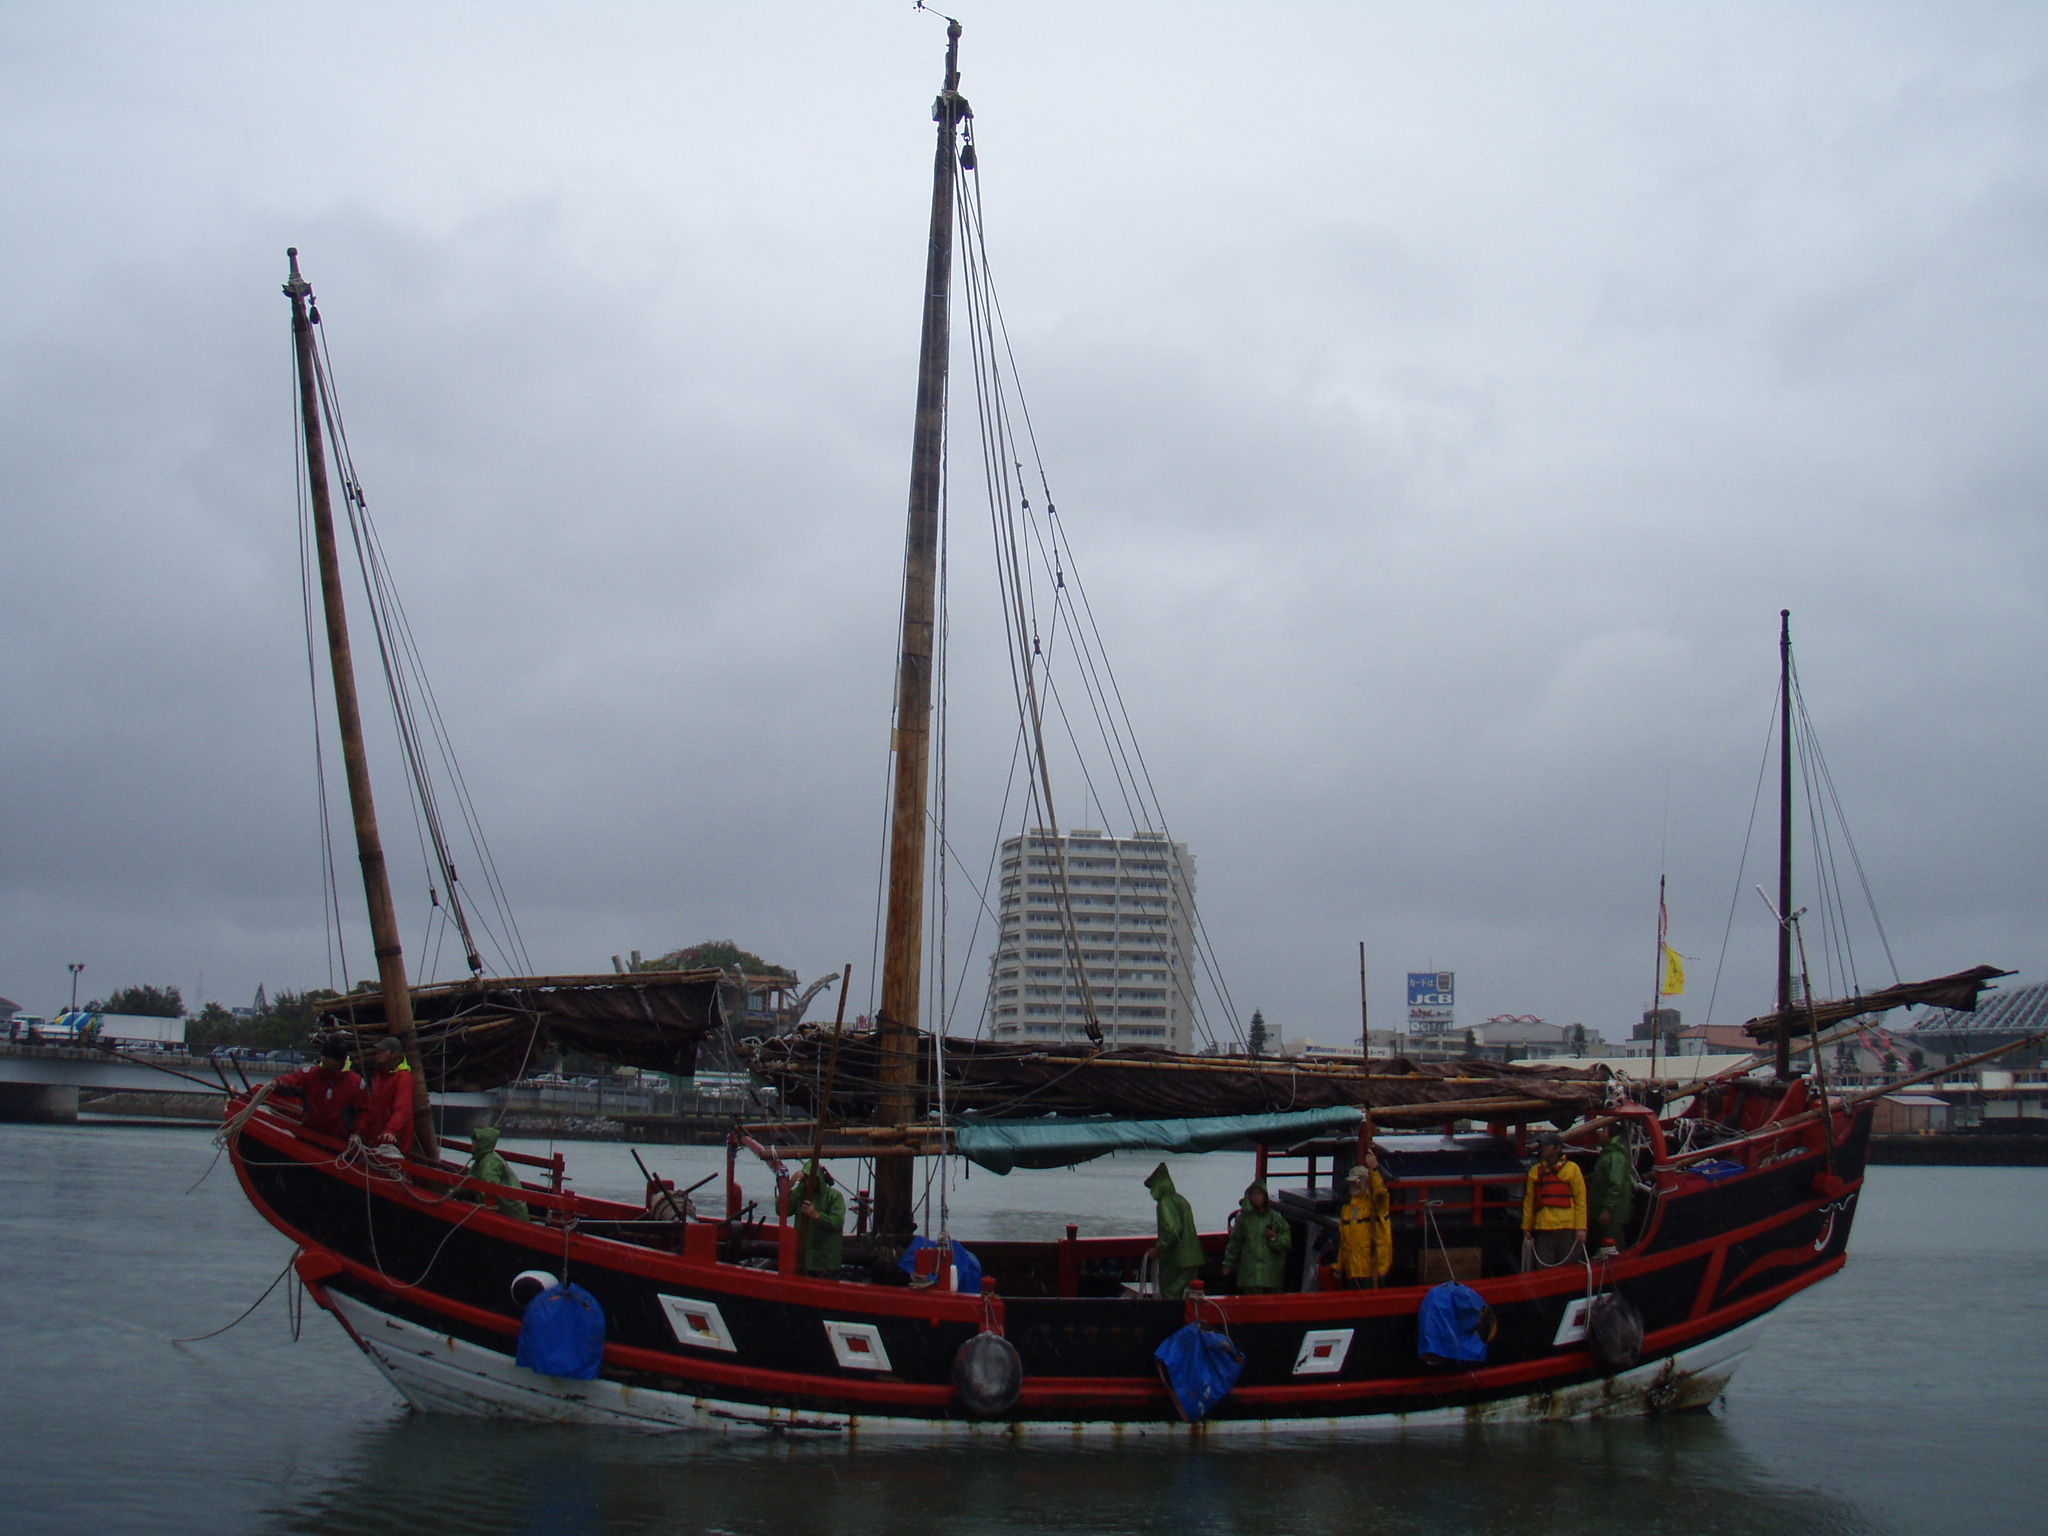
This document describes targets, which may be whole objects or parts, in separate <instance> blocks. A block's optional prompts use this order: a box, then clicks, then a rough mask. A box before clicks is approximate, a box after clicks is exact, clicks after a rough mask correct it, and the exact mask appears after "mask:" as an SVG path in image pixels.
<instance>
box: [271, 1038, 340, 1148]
mask: <svg viewBox="0 0 2048 1536" xmlns="http://www.w3.org/2000/svg"><path fill="white" fill-rule="evenodd" d="M271 1091H272V1092H273V1093H278V1094H288V1095H293V1096H296V1097H299V1098H302V1099H304V1100H305V1101H306V1110H305V1115H304V1117H303V1123H304V1125H305V1127H306V1129H307V1130H309V1131H318V1132H319V1133H320V1134H321V1135H322V1136H332V1137H333V1138H334V1139H335V1140H336V1141H347V1140H348V1135H349V1132H350V1131H351V1130H353V1129H354V1128H355V1127H354V1121H355V1117H356V1111H357V1109H358V1108H360V1107H361V1105H362V1102H363V1080H362V1079H361V1078H360V1077H357V1076H356V1075H355V1073H353V1072H351V1071H349V1069H348V1047H347V1046H346V1045H345V1044H343V1043H342V1042H341V1041H340V1040H328V1041H326V1042H325V1043H324V1044H322V1045H321V1047H320V1060H319V1061H318V1062H317V1063H315V1064H314V1065H313V1066H310V1067H301V1068H299V1070H298V1071H296V1072H287V1073H285V1075H284V1076H283V1077H280V1078H279V1079H278V1080H277V1086H276V1087H275V1088H274V1089H272V1090H271Z"/></svg>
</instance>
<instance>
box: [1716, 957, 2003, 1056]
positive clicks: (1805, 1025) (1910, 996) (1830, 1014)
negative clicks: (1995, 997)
mask: <svg viewBox="0 0 2048 1536" xmlns="http://www.w3.org/2000/svg"><path fill="white" fill-rule="evenodd" d="M2012 974H2013V973H2012V972H2011V971H2001V970H2000V969H1999V968H1998V967H1997V966H1995V965H1975V966H1972V967H1970V969H1969V970H1967V971H1957V972H1955V973H1954V974H1953V975H1949V976H1937V977H1935V978H1934V979H1933V980H1932V981H1905V982H1901V983H1899V985H1897V986H1895V987H1886V988H1884V990H1882V991H1880V992H1866V993H1864V994H1863V995H1862V996H1860V997H1838V998H1834V999H1832V1000H1830V1001H1826V1002H1818V1003H1815V1004H1813V1005H1812V1006H1811V1007H1810V1008H1809V1007H1808V1006H1807V1005H1806V1004H1805V1003H1793V1004H1792V1005H1791V1006H1790V1007H1789V1008H1781V1009H1777V1010H1774V1011H1773V1012H1770V1013H1767V1014H1765V1015H1764V1016H1763V1017H1762V1018H1760V1019H1751V1020H1750V1021H1749V1022H1748V1023H1747V1024H1745V1025H1743V1026H1742V1027H1743V1029H1744V1030H1745V1031H1747V1033H1748V1035H1749V1038H1750V1039H1752V1040H1766V1041H1768V1040H1775V1039H1777V1038H1778V1035H1779V1033H1780V1032H1781V1031H1782V1030H1784V1029H1785V1028H1786V1027H1787V1025H1788V1024H1789V1026H1790V1030H1791V1034H1792V1037H1793V1039H1794V1040H1797V1039H1798V1038H1799V1037H1800V1036H1802V1035H1804V1034H1806V1033H1807V1032H1808V1031H1810V1030H1817V1029H1827V1028H1830V1027H1831V1026H1833V1025H1836V1024H1840V1023H1842V1022H1843V1021H1844V1020H1846V1019H1853V1018H1855V1017H1856V1016H1857V1015H1859V1014H1865V1013H1885V1012H1888V1011H1890V1010H1891V1009H1893V1008H1911V1007H1914V1006H1916V1005H1918V1004H1922V1003H1925V1004H1929V1005H1931V1006H1933V1007H1936V1008H1953V1009H1955V1010H1956V1012H1958V1013H1975V1012H1976V1011H1977V997H1978V994H1979V993H1981V992H1982V991H1983V990H1984V989H1985V988H1986V987H1988V986H1990V985H1991V983H1992V982H1994V981H1996V980H1997V979H1998V978H1999V977H2001V976H2010V975H2012Z"/></svg>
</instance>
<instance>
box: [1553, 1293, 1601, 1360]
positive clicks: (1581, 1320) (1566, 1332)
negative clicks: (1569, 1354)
mask: <svg viewBox="0 0 2048 1536" xmlns="http://www.w3.org/2000/svg"><path fill="white" fill-rule="evenodd" d="M1592 1310H1593V1298H1592V1297H1591V1296H1579V1297H1575V1298H1574V1299H1573V1301H1572V1304H1571V1305H1570V1306H1568V1307H1566V1308H1565V1309H1564V1316H1563V1317H1561V1318H1559V1319H1558V1323H1557V1337H1556V1338H1554V1339H1552V1340H1551V1341H1550V1342H1551V1345H1552V1347H1553V1348H1561V1347H1562V1346H1564V1345H1566V1344H1576V1343H1578V1342H1579V1341H1580V1340H1582V1339H1583V1338H1585V1336H1586V1314H1587V1313H1588V1312H1590V1311H1592Z"/></svg>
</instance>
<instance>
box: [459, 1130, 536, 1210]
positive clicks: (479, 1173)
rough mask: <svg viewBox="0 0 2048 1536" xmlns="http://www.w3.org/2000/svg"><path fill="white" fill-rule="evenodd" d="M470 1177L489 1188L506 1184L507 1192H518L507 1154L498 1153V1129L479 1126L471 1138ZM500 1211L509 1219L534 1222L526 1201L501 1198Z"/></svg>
mask: <svg viewBox="0 0 2048 1536" xmlns="http://www.w3.org/2000/svg"><path fill="white" fill-rule="evenodd" d="M469 1176H470V1177H471V1178H472V1179H481V1180H483V1182H484V1183H486V1184H503V1185H504V1186H506V1188H508V1189H518V1188H521V1187H522V1186H521V1185H520V1183H519V1175H518V1174H516V1173H514V1172H513V1171H512V1165H511V1164H510V1163H508V1162H506V1161H505V1154H504V1153H502V1152H500V1151H499V1150H498V1128H497V1127H496V1126H495V1125H483V1126H478V1127H477V1129H476V1131H475V1132H474V1133H473V1134H472V1135H471V1137H470V1143H469ZM492 1203H493V1204H495V1205H496V1206H497V1207H498V1209H499V1211H500V1212H502V1213H503V1214H504V1215H507V1216H517V1217H518V1218H519V1219H520V1220H521V1221H527V1220H530V1219H531V1218H530V1217H529V1216H528V1214H527V1210H526V1202H525V1201H524V1200H513V1199H510V1198H509V1197H507V1196H505V1195H499V1196H498V1197H497V1198H496V1199H495V1200H494V1201H493V1202H492Z"/></svg>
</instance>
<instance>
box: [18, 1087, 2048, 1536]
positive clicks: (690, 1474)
mask: <svg viewBox="0 0 2048 1536" xmlns="http://www.w3.org/2000/svg"><path fill="white" fill-rule="evenodd" d="M536 1150H544V1149H536ZM567 1151H568V1152H569V1156H570V1166H571V1168H572V1170H573V1171H574V1173H575V1175H576V1181H577V1187H578V1188H580V1189H582V1190H584V1191H586V1192H589V1193H599V1194H608V1193H618V1194H623V1195H627V1196H629V1197H633V1198H637V1195H638V1190H639V1177H638V1174H637V1172H636V1171H635V1170H634V1168H633V1165H632V1162H631V1159H630V1158H629V1156H628V1155H627V1153H626V1151H625V1149H624V1148H622V1147H615V1146H603V1145H571V1146H569V1147H568V1148H567ZM213 1156H214V1152H213V1147H212V1145H211V1142H210V1140H209V1138H208V1137H207V1136H206V1135H204V1134H203V1133H199V1132H195V1131H191V1130H175V1129H153V1128H140V1127H114V1126H79V1127H76V1128H73V1127H32V1126H12V1125H9V1126H0V1195H4V1198H0V1295H4V1296H5V1297H6V1298H7V1306H8V1314H9V1315H8V1317H7V1321H6V1324H5V1326H4V1327H0V1530H5V1531H8V1532H16V1533H41V1532H67V1533H68V1532H105V1533H115V1532H149V1533H157V1532H164V1533H175V1532H186V1531H191V1532H205V1533H208V1536H222V1533H240V1532H261V1533H273V1532H274V1533H294V1532H310V1533H326V1532H334V1533H337V1536H340V1533H344V1532H346V1533H348V1536H383V1533H386V1532H391V1533H396V1532H416V1531H417V1532H432V1533H435V1536H465V1533H471V1532H532V1533H550V1536H554V1533H583V1532H614V1531H617V1532H643V1531H644V1532H649V1533H653V1532H662V1533H670V1532H696V1531H706V1532H733V1533H744V1536H754V1533H761V1536H785V1533H786V1536H808V1533H812V1532H817V1533H838V1532H856V1531H857V1532H862V1533H879V1532H884V1531H889V1530H892V1529H897V1528H903V1527H910V1526H916V1527H919V1528H923V1529H930V1530H939V1531H946V1532H948V1533H955V1536H976V1533H984V1532H1001V1533H1010V1532H1030V1533H1050V1532H1089V1533H1093V1532H1116V1533H1121V1532H1133V1533H1136V1532H1161V1533H1166V1532H1171V1533H1174V1536H1207V1533H1238V1532H1245V1533H1253V1532H1257V1533H1271V1532H1295V1531H1300V1532H1333V1533H1334V1532H1341V1533H1352V1532H1357V1533H1361V1536H1363V1533H1368V1532H1370V1533H1373V1536H1394V1533H1409V1532H1415V1533H1434V1532H1461V1533H1462V1532H1485V1533H1491V1532H1496V1531H1497V1532H1503V1533H1505V1532H1514V1533H1527V1532H1532V1531H1583V1532H1605V1531H1627V1532H1631V1533H1653V1532H1674V1533H1678V1532H1684V1533H1722V1532H1727V1533H1731V1536H1733V1533H1738V1532H1739V1533H1744V1536H1755V1533H1776V1532H1794V1531H1797V1532H1801V1533H1828V1532H1906V1533H1917V1532H1968V1533H1971V1536H1987V1533H2003V1532H2038V1531H2041V1530H2043V1529H2048V1468H2044V1455H2048V1452H2044V1447H2043V1445H2042V1440H2041V1430H2042V1428H2043V1426H2044V1425H2048V1306H2044V1304H2043V1296H2044V1291H2048V1219H2044V1218H2048V1169H1976V1168H1879V1169H1875V1170H1873V1171H1872V1173H1871V1177H1870V1182H1869V1186H1868V1188H1867V1190H1866V1193H1865V1196H1864V1200H1863V1203H1862V1208H1861V1211H1860V1214H1859V1219H1858V1222H1857V1227H1856V1232H1855V1238H1854V1242H1853V1244H1852V1247H1851V1259H1850V1264H1849V1267H1848V1269H1847V1270H1846V1271H1845V1272H1844V1273H1843V1274H1842V1275H1840V1276H1839V1277H1837V1278H1836V1279H1834V1280H1832V1281H1830V1282H1828V1283H1826V1284H1825V1285H1822V1286H1820V1287H1819V1288H1817V1289H1816V1290H1815V1291H1812V1292H1809V1293H1807V1294H1806V1295H1804V1296H1802V1297H1799V1298H1797V1299H1795V1300H1794V1301H1793V1302H1792V1303H1790V1304H1788V1305H1787V1306H1786V1307H1784V1308H1782V1309H1781V1310H1780V1311H1779V1313H1778V1314H1777V1321H1776V1324H1775V1327H1774V1328H1773V1330H1772V1332H1771V1333H1770V1334H1769V1335H1767V1337H1766V1341H1765V1345H1764V1347H1763V1348H1762V1349H1761V1350H1760V1351H1759V1352H1758V1353H1757V1354H1756V1355H1754V1356H1752V1358H1751V1359H1750V1361H1749V1362H1748V1364H1747V1365H1746V1366H1745V1367H1744V1369H1743V1372H1742V1373H1741V1374H1740V1375H1738V1376H1737V1378H1736V1380H1735V1383H1734V1386H1733V1387H1732V1388H1731V1390H1730V1392H1729V1394H1728V1397H1727V1398H1726V1400H1725V1401H1724V1402H1723V1403H1722V1405H1721V1406H1720V1407H1718V1408H1717V1409H1716V1410H1714V1411H1712V1412H1710V1413H1700V1414H1689V1415H1683V1416H1680V1417H1676V1418H1671V1419H1662V1420H1650V1421H1627V1422H1620V1423H1607V1424H1570V1425H1558V1426H1544V1427H1541V1428H1532V1429H1519V1430H1517V1429H1508V1430H1503V1429H1499V1428H1493V1429H1487V1430H1484V1431H1474V1432H1467V1431H1437V1432H1431V1433H1427V1434H1409V1435H1406V1436H1392V1435H1389V1436H1386V1437H1383V1438H1373V1439H1365V1440H1350V1441H1345V1442H1335V1443H1326V1442H1317V1441H1303V1442H1298V1443H1296V1442H1282V1443H1273V1444H1266V1445H1260V1446H1224V1447H1199V1448H1193V1449H1190V1448H1187V1447H1184V1446H1174V1445H1157V1444H1148V1445H1142V1446H1135V1447H1126V1448H1121V1449H1117V1450H1108V1449H1103V1448H1099V1447H1091V1448H1077V1449H1067V1448H1049V1447H1048V1448H1029V1449H1018V1448H1013V1447H1010V1446H1006V1445H991V1446H988V1447H981V1448H974V1449H947V1450H934V1449H918V1448H892V1449H876V1448H857V1449H848V1448H845V1447H839V1446H831V1445H817V1444H795V1445H792V1444H785V1443H780V1442H762V1441H752V1440H740V1441H717V1442H712V1441H708V1440H696V1439H692V1438H688V1437H682V1436H662V1437H648V1436H633V1435H621V1434H616V1433H611V1432H597V1431H588V1430H577V1429H556V1428H544V1427H523V1426H506V1425H496V1424H477V1423H467V1422H461V1421H455V1420H441V1419H428V1418H423V1417H415V1416H413V1415H411V1414H409V1413H408V1412H407V1411H406V1409H405V1408H404V1406H403V1405H402V1404H401V1403H400V1401H399V1400H398V1398H397V1397H396V1396H395V1395H394V1394H393V1393H392V1392H391V1390H390V1389H389V1388H388V1387H386V1386H385V1385H384V1383H383V1380H382V1379H381V1378H380V1377H379V1376H378V1375H377V1374H376V1373H375V1371H374V1370H372V1369H371V1367H370V1365H369V1364H368V1362H367V1361H365V1360H364V1359H363V1358H362V1357H361V1356H360V1355H359V1354H358V1353H357V1352H356V1350H355V1348H354V1346H352V1345H351V1344H349V1343H348V1342H347V1340H346V1338H345V1337H344V1336H343V1334H342V1333H341V1331H340V1330H339V1329H338V1328H337V1327H336V1326H335V1325H334V1324H333V1323H332V1321H331V1320H329V1319H328V1318H327V1317H326V1316H325V1315H324V1314H322V1313H320V1312H319V1311H318V1310H317V1309H314V1308H311V1307H308V1309H307V1314H306V1316H305V1318H304V1329H303V1333H302V1336H301V1337H300V1338H299V1339H298V1340H297V1341H296V1342H294V1341H293V1339H292V1337H291V1329H290V1319H289V1317H288V1315H287V1313H288V1308H287V1304H286V1296H287V1292H286V1288H285V1287H282V1286H280V1287H279V1288H278V1290H277V1291H276V1292H275V1293H273V1294H272V1296H271V1297H270V1299H269V1300H268V1301H266V1302H265V1303H263V1305H262V1306H261V1307H259V1308H258V1309H257V1311H256V1312H255V1313H254V1314H253V1315H252V1316H251V1317H249V1319H248V1320H247V1321H246V1322H244V1323H242V1324H241V1325H240V1326H239V1327H236V1328H234V1329H232V1330H230V1331H229V1332H227V1333H225V1334H222V1335H220V1336H219V1337H217V1338H213V1339H209V1340H207V1341H205V1342H202V1343H192V1344H177V1343H174V1342H172V1341H173V1340H174V1339H177V1338H180V1337H187V1336H191V1335H196V1334H201V1333H205V1332H207V1331H208V1330H211V1329H215V1328H219V1327H220V1326H221V1325H222V1324H224V1323H227V1322H228V1321H229V1320H230V1319H232V1318H233V1317H234V1316H235V1315H236V1314H237V1313H238V1312H240V1311H241V1310H242V1309H243V1308H244V1307H245V1306H247V1305H248V1304H249V1302H250V1301H252V1300H253V1299H254V1298H255V1297H256V1296H257V1295H258V1294H259V1293H260V1292H262V1290H263V1288H264V1287H265V1286H266V1285H267V1284H269V1283H270V1281H271V1280H272V1279H273V1278H274V1277H275V1276H276V1275H277V1273H278V1271H279V1269H280V1267H281V1266H282V1265H283V1264H284V1263H285V1261H286V1259H287V1257H288V1256H289V1250H288V1247H287V1245H286V1244H285V1242H284V1240H283V1239H281V1238H280V1237H278V1236H277V1235H276V1234H275V1233H274V1232H272V1231H271V1230H270V1228H269V1227H267V1226H266V1225H264V1223H263V1222H262V1221H261V1220H260V1219H259V1218H257V1216H256V1215H255V1214H254V1213H253V1212H252V1211H251V1210H250V1209H249V1207H248V1205H247V1204H246V1202H245V1201H244V1200H243V1198H242V1195H241V1192H240V1191H239V1189H238V1188H237V1187H236V1185H235V1183H234V1179H233V1176H232V1174H231V1173H230V1171H229V1170H228V1168H227V1166H226V1164H225V1162H224V1161H223V1162H222V1163H221V1164H220V1165H219V1166H217V1167H215V1168H213V1170H212V1172H211V1174H210V1175H208V1172H207V1170H208V1167H209V1164H210V1163H212V1161H213ZM655 1161H656V1163H657V1166H658V1167H659V1168H660V1169H661V1171H662V1172H664V1173H676V1172H682V1173H684V1174H685V1178H684V1180H683V1182H688V1181H689V1180H691V1179H694V1178H695V1177H697V1176H699V1174H701V1173H703V1172H708V1171H710V1170H711V1168H713V1167H714V1166H717V1164H718V1161H719V1154H717V1153H712V1152H703V1151H697V1150H692V1149H677V1148H661V1149H656V1156H655ZM1247 1162H1248V1160H1241V1159H1236V1158H1227V1157H1217V1158H1208V1159H1198V1160H1183V1161H1181V1162H1179V1163H1177V1164H1176V1172H1177V1175H1178V1176H1179V1177H1180V1178H1181V1181H1182V1184H1183V1187H1184V1189H1185V1190H1186V1191H1187V1193H1188V1194H1189V1195H1190V1197H1191V1198H1192V1199H1193V1200H1194V1202H1195V1205H1196V1208H1197V1210H1198V1211H1199V1212H1200V1213H1201V1215H1202V1216H1203V1219H1204V1223H1205V1224H1207V1223H1208V1222H1210V1221H1212V1220H1214V1221H1220V1219H1221V1217H1222V1214H1223V1212H1224V1211H1225V1210H1226V1209H1227V1208H1228V1206H1229V1203H1230V1202H1231V1201H1232V1200H1234V1198H1235V1196H1236V1194H1237V1192H1238V1189H1239V1188H1240V1187H1241V1185H1242V1182H1243V1179H1244V1177H1245V1176H1246V1165H1247ZM1150 1166H1151V1164H1150V1162H1149V1161H1148V1162H1145V1163H1143V1164H1138V1163H1134V1162H1130V1161H1105V1162H1102V1163H1097V1164H1093V1165H1090V1166H1089V1167H1087V1168H1084V1169H1081V1170H1076V1171H1074V1172H1070V1173H1045V1174H1025V1173H1019V1174H1013V1175H1011V1176H1010V1177H1009V1178H1008V1179H996V1178H993V1177H991V1176H988V1175H984V1174H977V1175H975V1176H974V1177H973V1178H972V1179H970V1180H969V1181H967V1182H966V1183H965V1184H963V1185H962V1186H961V1187H960V1188H959V1189H958V1190H957V1191H956V1192H955V1197H954V1200H953V1210H954V1214H955V1220H954V1229H955V1231H956V1232H957V1233H959V1234H960V1235H962V1236H967V1237H971V1236H972V1235H974V1234H976V1233H981V1234H984V1235H990V1236H995V1235H1002V1236H1011V1235H1015V1236H1026V1235H1048V1236H1049V1235H1052V1234H1053V1233H1055V1232H1056V1231H1057V1230H1058V1227H1059V1225H1060V1224H1061V1223H1062V1222H1064V1221H1066V1220H1068V1219H1078V1220H1079V1221H1080V1222H1081V1225H1082V1228H1083V1230H1084V1231H1093V1232H1106V1231H1113V1230H1127V1231H1128V1230H1142V1229H1143V1228H1144V1227H1145V1226H1146V1225H1147V1224H1148V1223H1149V1210H1150V1203H1149V1201H1148V1200H1147V1199H1146V1198H1145V1195H1144V1192H1143V1190H1142V1188H1140V1187H1139V1181H1140V1180H1141V1179H1142V1178H1143V1176H1144V1174H1145V1173H1146V1172H1147V1171H1148V1170H1149V1168H1150ZM202 1176H204V1177H202ZM750 1182H751V1185H752V1186H754V1190H753V1192H755V1193H758V1192H759V1186H760V1185H761V1183H762V1181H761V1180H760V1179H759V1178H758V1177H753V1178H752V1179H751V1181H750ZM999 1211H1000V1213H1001V1214H1000V1215H998V1214H997V1213H998V1212H999Z"/></svg>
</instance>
